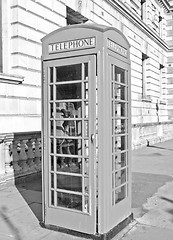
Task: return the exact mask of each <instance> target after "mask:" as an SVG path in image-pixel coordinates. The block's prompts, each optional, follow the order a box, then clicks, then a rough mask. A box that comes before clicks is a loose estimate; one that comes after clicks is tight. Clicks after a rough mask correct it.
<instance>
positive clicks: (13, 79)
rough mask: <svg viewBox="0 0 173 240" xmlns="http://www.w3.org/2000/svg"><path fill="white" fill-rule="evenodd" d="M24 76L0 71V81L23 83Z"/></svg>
mask: <svg viewBox="0 0 173 240" xmlns="http://www.w3.org/2000/svg"><path fill="white" fill-rule="evenodd" d="M23 81H24V77H22V76H16V75H9V74H5V73H0V83H9V84H21V83H22V82H23Z"/></svg>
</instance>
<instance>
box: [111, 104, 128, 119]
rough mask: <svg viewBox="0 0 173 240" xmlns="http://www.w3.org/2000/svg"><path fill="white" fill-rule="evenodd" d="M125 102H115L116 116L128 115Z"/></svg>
mask: <svg viewBox="0 0 173 240" xmlns="http://www.w3.org/2000/svg"><path fill="white" fill-rule="evenodd" d="M125 106H126V105H125V103H122V102H114V111H115V116H116V117H125V116H127V112H126V108H125Z"/></svg>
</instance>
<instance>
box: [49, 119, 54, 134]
mask: <svg viewBox="0 0 173 240" xmlns="http://www.w3.org/2000/svg"><path fill="white" fill-rule="evenodd" d="M50 135H51V136H53V135H54V132H53V121H50Z"/></svg>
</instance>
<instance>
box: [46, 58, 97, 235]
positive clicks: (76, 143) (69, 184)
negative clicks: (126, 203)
mask: <svg viewBox="0 0 173 240" xmlns="http://www.w3.org/2000/svg"><path fill="white" fill-rule="evenodd" d="M94 62H95V56H88V57H80V58H75V60H74V59H64V60H57V61H54V62H53V64H51V63H49V64H47V65H48V67H47V71H48V88H47V89H48V115H47V120H48V142H47V144H48V146H49V147H48V149H49V150H48V156H49V170H48V175H49V177H48V185H49V191H48V209H49V211H48V213H49V216H50V217H49V220H50V221H52V216H53V215H54V212H55V213H56V212H57V214H55V218H56V219H55V221H56V225H60V226H63V227H64V225H66V227H67V222H68V221H69V226H70V221H71V223H73V224H74V225H75V224H76V226H77V225H78V222H80V221H82V219H84V220H85V221H89V224H88V225H89V228H90V229H91V228H93V232H95V229H96V228H95V224H96V222H95V202H94V201H95V200H94V199H95V197H94V195H95V188H94V185H93V181H94V180H93V179H94V161H93V160H94V144H93V143H92V142H91V140H90V136H91V134H93V133H94V124H95V118H94V116H95V113H92V114H91V109H92V110H93V109H94V108H93V104H95V103H94V102H93V101H92V99H94V100H95V98H94V96H92V93H91V92H94V93H95V90H94V89H93V88H94V86H95V68H94V66H95V64H94ZM91 103H92V107H91ZM91 202H94V203H93V204H92V205H91ZM67 210H68V211H67ZM72 212H73V214H72ZM64 214H65V216H66V217H67V219H68V220H67V219H66V221H65V219H64V218H63V219H64V224H63V220H62V218H61V217H60V216H64ZM75 214H76V215H75ZM80 214H81V215H80ZM56 216H57V217H56ZM71 216H75V219H76V223H75V222H74V219H71ZM60 219H61V221H60ZM70 219H71V220H70ZM86 219H87V220H86ZM73 224H72V225H73ZM69 228H70V227H69ZM74 228H75V227H74ZM80 228H81V229H80ZM80 228H78V227H76V230H78V231H84V230H82V229H85V228H86V224H82V225H80Z"/></svg>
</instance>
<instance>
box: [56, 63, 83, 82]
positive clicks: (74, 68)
mask: <svg viewBox="0 0 173 240" xmlns="http://www.w3.org/2000/svg"><path fill="white" fill-rule="evenodd" d="M81 79H82V64H81V63H80V64H75V65H68V66H60V67H56V82H64V81H72V80H81Z"/></svg>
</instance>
